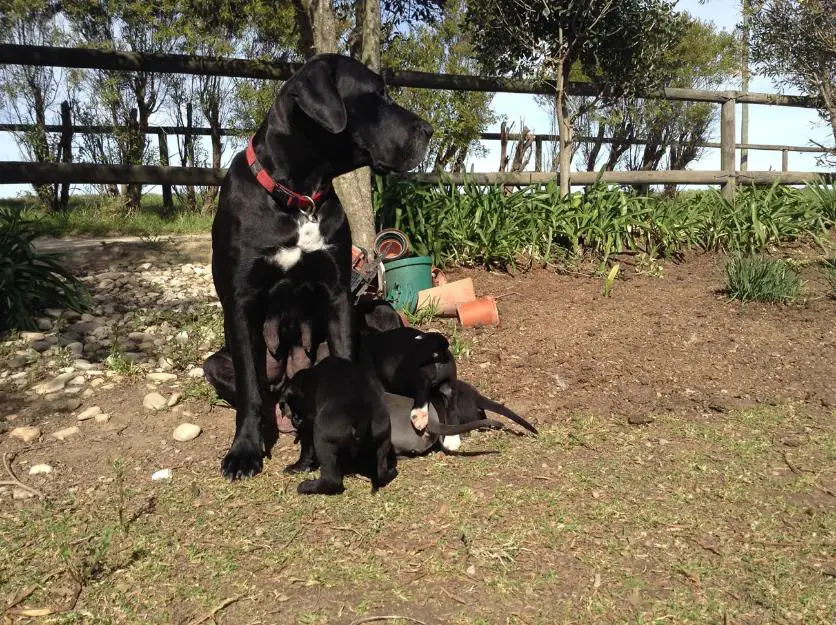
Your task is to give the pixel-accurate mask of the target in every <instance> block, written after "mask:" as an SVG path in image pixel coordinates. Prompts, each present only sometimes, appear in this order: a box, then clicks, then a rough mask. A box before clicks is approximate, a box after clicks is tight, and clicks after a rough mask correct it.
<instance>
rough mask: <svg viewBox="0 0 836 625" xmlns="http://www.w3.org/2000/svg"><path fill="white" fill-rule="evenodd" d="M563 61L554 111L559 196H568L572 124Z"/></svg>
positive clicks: (558, 66) (560, 63)
mask: <svg viewBox="0 0 836 625" xmlns="http://www.w3.org/2000/svg"><path fill="white" fill-rule="evenodd" d="M563 64H564V61H563V59H561V60H560V62H559V63H558V64H557V76H556V81H555V82H556V88H557V93H556V94H555V97H556V98H557V102H556V106H555V111H556V112H557V128H558V133H559V136H560V142H559V144H558V156H559V159H560V195H561V197H566V196H567V195H569V191H570V186H569V169H570V167H571V166H572V165H571V164H572V122H571V120H570V119H569V109H568V107H567V106H566V85H565V84H564V81H565V79H566V78H567V77H568V72H567V71H566V69H568V68H564V67H563Z"/></svg>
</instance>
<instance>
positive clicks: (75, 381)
mask: <svg viewBox="0 0 836 625" xmlns="http://www.w3.org/2000/svg"><path fill="white" fill-rule="evenodd" d="M84 382H85V378H84V376H83V375H77V376H75V377H74V378H73V379H72V380H70V381H69V382H67V384H68V385H70V386H82V385H83V384H84Z"/></svg>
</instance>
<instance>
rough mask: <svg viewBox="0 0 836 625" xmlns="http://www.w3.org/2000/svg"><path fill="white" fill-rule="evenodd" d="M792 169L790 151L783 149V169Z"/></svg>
mask: <svg viewBox="0 0 836 625" xmlns="http://www.w3.org/2000/svg"><path fill="white" fill-rule="evenodd" d="M789 170H790V151H789V150H781V171H789Z"/></svg>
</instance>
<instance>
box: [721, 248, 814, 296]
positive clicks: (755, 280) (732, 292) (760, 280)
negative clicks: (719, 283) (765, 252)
mask: <svg viewBox="0 0 836 625" xmlns="http://www.w3.org/2000/svg"><path fill="white" fill-rule="evenodd" d="M801 289H802V282H801V279H800V278H799V277H798V273H797V272H796V271H795V269H793V267H792V266H791V265H790V264H789V263H788V262H787V261H785V260H781V259H774V258H765V257H763V256H732V257H730V258H729V260H728V262H727V263H726V292H727V293H728V295H729V297H731V298H732V299H738V300H740V301H741V302H751V301H756V302H786V303H788V302H793V301H795V300H796V299H797V298H798V296H799V295H800V294H801Z"/></svg>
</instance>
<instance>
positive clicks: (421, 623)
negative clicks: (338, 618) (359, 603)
mask: <svg viewBox="0 0 836 625" xmlns="http://www.w3.org/2000/svg"><path fill="white" fill-rule="evenodd" d="M374 621H410V622H412V623H418V624H419V625H427V624H426V623H425V622H424V621H419V620H418V619H417V618H412V617H411V616H398V615H396V614H389V615H387V616H364V617H363V618H358V619H357V620H356V621H351V623H350V624H349V625H360V624H361V623H373V622H374Z"/></svg>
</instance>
